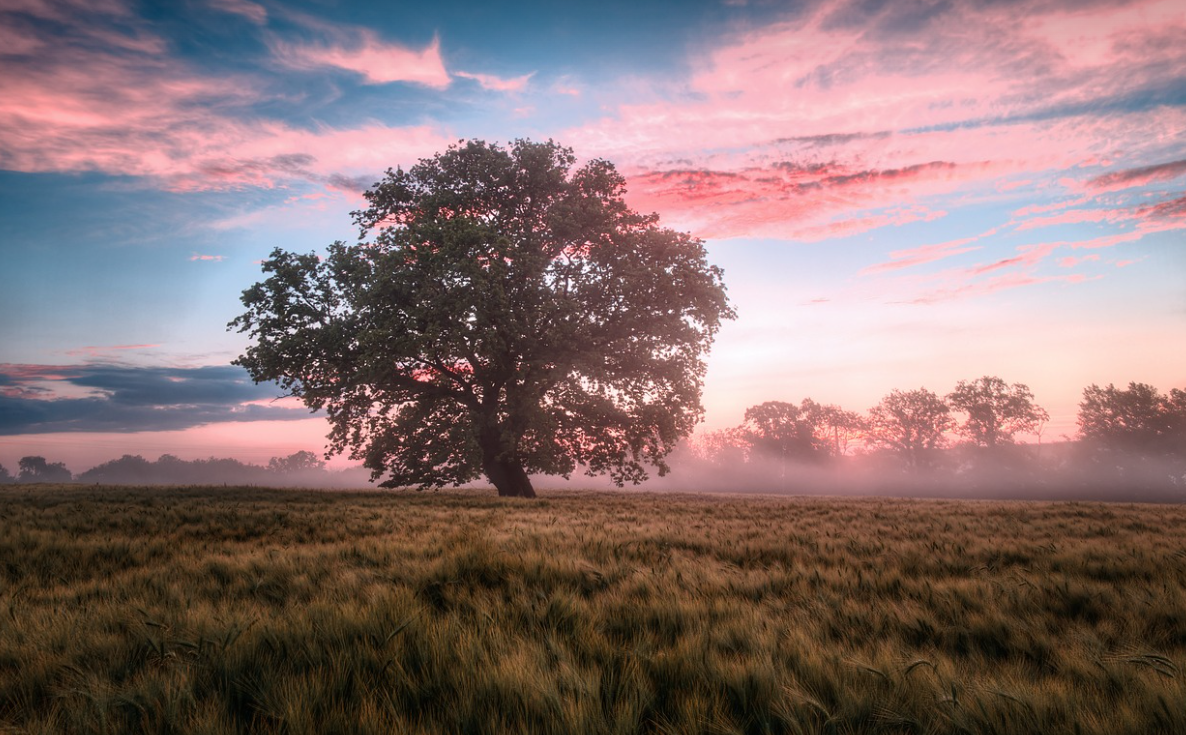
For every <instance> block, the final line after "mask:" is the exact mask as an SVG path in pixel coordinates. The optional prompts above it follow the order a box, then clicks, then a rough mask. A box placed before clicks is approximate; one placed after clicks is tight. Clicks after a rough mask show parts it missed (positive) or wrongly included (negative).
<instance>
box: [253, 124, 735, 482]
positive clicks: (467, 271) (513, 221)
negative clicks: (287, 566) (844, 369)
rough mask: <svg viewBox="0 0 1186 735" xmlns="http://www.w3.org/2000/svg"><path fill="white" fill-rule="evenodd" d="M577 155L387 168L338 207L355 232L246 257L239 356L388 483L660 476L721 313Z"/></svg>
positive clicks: (455, 155)
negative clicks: (349, 240) (321, 413)
mask: <svg viewBox="0 0 1186 735" xmlns="http://www.w3.org/2000/svg"><path fill="white" fill-rule="evenodd" d="M575 160H576V159H575V157H574V155H573V153H572V151H571V150H569V149H567V148H563V147H561V146H559V145H556V144H554V143H551V142H548V143H531V142H528V141H517V142H516V143H514V144H513V145H512V146H511V147H510V148H509V149H503V148H501V147H499V146H497V145H487V144H485V143H482V142H474V141H471V142H469V143H465V144H463V145H458V146H455V147H452V148H450V149H449V150H448V151H446V152H445V153H441V154H438V155H437V156H435V157H433V158H431V159H425V160H422V161H421V162H420V163H419V164H417V165H416V166H414V167H412V168H411V169H409V170H408V171H403V170H396V171H391V170H389V171H388V172H387V175H386V177H385V178H384V179H383V180H382V181H380V182H379V183H378V184H376V185H375V187H374V188H373V189H371V190H370V191H368V192H367V193H366V197H367V200H368V202H369V205H370V206H369V207H368V208H367V209H365V210H363V211H360V212H355V213H354V217H355V222H356V223H357V224H358V225H359V228H360V237H361V238H366V237H368V236H370V237H371V238H372V239H371V240H369V241H365V242H359V243H358V244H355V245H347V244H346V243H343V242H337V243H334V244H333V245H332V246H330V248H329V254H328V257H327V258H325V259H324V260H322V259H321V258H319V257H318V256H317V255H315V254H308V255H298V254H294V253H289V252H285V251H284V250H282V249H279V248H277V249H276V250H275V251H273V253H272V257H271V258H270V259H268V260H267V261H265V262H264V264H263V269H264V272H265V273H267V274H270V275H269V277H268V278H267V280H265V281H263V282H262V283H258V284H256V285H255V286H253V287H252V288H250V289H248V290H247V291H245V292H244V294H243V303H244V305H245V306H246V307H247V311H246V313H244V314H243V315H242V316H240V317H239V318H237V319H236V320H235V321H233V322H232V323H231V327H233V328H237V329H239V330H240V331H244V332H247V333H249V334H250V335H251V337H252V339H253V341H254V344H253V345H252V346H251V347H249V348H248V350H247V352H246V353H245V354H244V355H243V356H242V357H240V358H239V360H237V361H236V362H237V364H240V365H243V366H244V367H246V368H247V369H248V371H250V373H251V375H252V377H253V378H255V379H256V380H257V381H266V380H274V381H277V382H279V383H280V384H281V385H282V386H283V387H284V388H285V389H286V390H288V391H290V392H291V393H292V394H293V395H295V396H298V397H300V398H301V399H302V400H303V401H304V402H305V403H306V404H307V405H308V406H310V407H311V408H315V409H323V410H325V411H326V412H327V414H328V416H329V419H330V422H331V424H332V427H333V429H332V433H331V435H330V442H331V446H332V448H333V450H334V451H339V452H341V451H349V452H350V453H351V456H352V457H354V458H357V459H362V460H363V461H364V462H365V464H366V466H367V467H368V468H370V469H371V471H372V473H373V477H374V478H376V479H378V478H380V477H383V476H386V477H387V480H386V482H385V483H384V484H385V485H388V486H402V485H415V486H418V487H436V486H442V485H448V484H460V483H464V482H467V481H470V480H473V479H475V478H477V477H479V476H480V475H482V474H485V475H486V477H487V478H488V479H489V480H490V481H491V482H492V483H493V484H494V485H495V486H496V487H497V488H498V489H499V493H500V494H504V495H531V494H533V491H532V489H531V484H530V482H529V480H528V474H534V473H543V474H559V475H563V476H566V477H567V476H568V475H569V474H570V473H572V472H573V471H574V470H575V469H576V468H577V466H578V465H583V466H585V467H586V468H588V470H589V471H590V472H591V473H608V474H609V476H610V477H611V478H612V479H613V480H614V481H615V482H616V483H618V484H622V483H624V482H637V481H639V480H641V479H643V478H645V477H646V469H645V467H646V466H647V465H651V466H654V467H656V468H658V471H659V473H660V474H663V473H664V471H665V470H666V465H665V463H664V457H665V456H666V455H667V454H668V453H669V452H670V451H671V449H672V448H673V447H674V446H675V444H676V442H677V441H678V440H679V439H681V438H683V437H685V436H687V435H688V434H689V433H690V432H691V430H692V428H693V426H694V425H695V424H696V422H697V421H698V420H699V419H700V418H701V415H702V413H703V409H702V407H701V403H700V389H701V383H702V380H703V376H704V357H705V355H706V353H707V350H708V348H709V345H710V344H711V341H712V338H713V336H714V335H715V333H716V331H717V329H718V327H719V325H720V322H721V320H722V319H727V318H731V317H732V312H731V310H730V308H729V306H728V302H727V299H726V297H725V292H724V287H723V286H722V283H721V271H720V270H719V269H718V268H716V267H713V266H710V265H708V264H707V262H706V260H705V250H704V246H703V243H702V242H701V241H700V240H698V239H696V238H694V237H691V236H689V235H686V234H683V233H678V232H674V231H672V230H668V229H664V228H662V227H660V226H659V224H658V219H657V217H656V216H655V215H641V214H638V213H636V212H633V211H631V210H630V209H629V208H628V207H627V206H626V205H625V204H624V202H623V201H622V194H623V192H624V186H625V181H624V179H623V178H622V177H621V176H620V175H619V174H618V173H617V172H616V171H615V170H614V167H613V166H612V165H611V164H609V163H608V162H606V161H600V160H594V161H591V162H589V163H587V164H585V165H584V166H582V167H580V168H576V169H574V165H575Z"/></svg>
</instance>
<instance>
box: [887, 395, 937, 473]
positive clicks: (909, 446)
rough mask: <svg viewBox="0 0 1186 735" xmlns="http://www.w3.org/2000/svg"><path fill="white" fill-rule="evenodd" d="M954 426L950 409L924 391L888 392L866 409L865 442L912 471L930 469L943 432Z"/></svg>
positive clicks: (934, 396)
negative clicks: (899, 458)
mask: <svg viewBox="0 0 1186 735" xmlns="http://www.w3.org/2000/svg"><path fill="white" fill-rule="evenodd" d="M954 425H955V420H954V419H952V418H951V409H950V408H949V407H948V405H947V404H946V403H945V402H944V401H943V399H942V398H940V397H939V396H937V395H935V394H934V393H932V392H931V391H929V390H927V389H926V388H919V389H918V390H911V391H900V390H895V391H891V392H890V394H889V395H887V396H886V397H885V398H882V399H881V403H879V404H877V405H876V406H874V407H873V408H871V409H869V424H868V428H869V438H870V440H872V442H873V443H874V444H876V445H880V446H882V447H885V448H886V449H889V450H891V451H893V452H895V453H897V455H898V456H899V457H901V458H902V460H903V461H904V462H905V463H906V465H907V466H908V467H910V468H911V469H914V470H918V469H923V468H927V467H930V466H932V465H933V463H934V461H935V458H936V457H937V451H936V450H938V449H939V448H940V447H942V446H943V444H944V436H943V434H944V432H946V431H948V430H949V429H951V428H952V427H953V426H954Z"/></svg>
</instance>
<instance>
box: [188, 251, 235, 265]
mask: <svg viewBox="0 0 1186 735" xmlns="http://www.w3.org/2000/svg"><path fill="white" fill-rule="evenodd" d="M189 259H190V260H191V261H193V260H209V261H213V262H215V263H221V262H222V261H224V260H226V256H225V255H203V254H201V253H194V254H193V255H191V256H189Z"/></svg>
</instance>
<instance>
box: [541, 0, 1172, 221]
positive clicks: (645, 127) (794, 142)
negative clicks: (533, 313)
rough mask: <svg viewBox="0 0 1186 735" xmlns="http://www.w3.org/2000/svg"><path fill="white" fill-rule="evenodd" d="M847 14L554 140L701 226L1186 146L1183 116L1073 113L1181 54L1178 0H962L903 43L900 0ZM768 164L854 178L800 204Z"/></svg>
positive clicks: (916, 196) (1021, 182)
mask: <svg viewBox="0 0 1186 735" xmlns="http://www.w3.org/2000/svg"><path fill="white" fill-rule="evenodd" d="M845 8H846V6H845V4H844V3H842V2H840V0H827V1H825V2H823V3H822V4H820V5H819V6H818V7H817V8H816V10H815V11H813V12H809V13H807V14H806V15H805V16H804V17H802V18H799V19H796V20H795V21H793V22H788V23H784V24H778V25H773V26H767V27H763V28H760V29H756V30H754V31H751V32H749V33H746V34H742V35H740V36H735V37H734V38H733V40H732V41H730V42H729V43H727V44H725V45H723V46H721V47H719V48H717V49H715V50H712V51H710V53H709V54H708V55H706V56H705V57H704V58H702V59H699V60H695V59H694V60H693V62H694V64H696V67H697V70H696V72H695V73H694V74H693V75H692V76H691V78H690V79H689V80H687V83H686V86H682V87H679V88H674V89H670V90H668V89H662V88H660V89H657V90H654V91H652V92H651V93H650V94H648V93H647V90H642V91H641V92H635V93H634V94H633V95H632V99H631V100H630V101H628V102H626V103H622V104H619V105H617V106H616V107H614V108H611V110H612V114H610V115H607V116H605V117H604V118H602V119H601V120H598V121H595V122H593V123H589V124H586V125H583V126H581V127H578V128H575V129H573V130H570V131H568V132H567V133H565V134H564V135H563V136H562V139H564V140H566V141H571V142H572V143H573V144H574V145H576V147H577V148H578V149H579V150H582V151H588V152H590V153H593V154H596V155H603V156H607V157H609V158H611V159H613V160H615V161H617V162H619V165H620V167H621V168H622V169H623V170H624V171H626V172H627V174H628V177H629V180H630V187H631V196H632V201H634V202H636V203H638V204H640V205H649V206H650V207H653V208H654V209H655V210H657V211H659V212H660V213H661V214H663V215H664V217H665V218H668V217H671V218H674V220H675V221H676V222H677V223H679V224H680V225H681V226H690V227H703V228H705V229H704V230H698V231H701V232H704V233H705V234H706V236H710V237H714V236H715V237H719V236H736V235H764V236H775V237H777V236H780V233H782V235H783V236H786V235H787V234H789V233H792V232H795V231H797V230H801V229H803V228H811V227H815V228H821V227H826V226H827V223H828V222H831V221H835V220H849V221H860V220H868V219H869V216H870V215H869V214H868V212H867V211H864V210H869V209H873V210H878V209H882V208H886V207H890V206H901V205H906V206H910V205H913V204H917V203H921V202H920V200H921V199H922V198H923V197H928V196H946V195H949V194H952V193H955V192H968V191H970V190H972V189H973V188H974V187H975V188H980V189H989V190H991V191H993V192H996V194H998V195H1001V194H1007V195H1009V196H1012V197H1015V198H1018V199H1021V198H1030V199H1031V200H1032V195H1033V194H1034V193H1037V194H1038V195H1040V196H1042V197H1047V196H1049V192H1050V190H1051V189H1052V188H1053V187H1054V185H1053V184H1048V183H1046V182H1049V181H1050V180H1051V177H1050V176H1049V173H1050V172H1051V171H1057V170H1060V169H1062V170H1066V169H1069V168H1072V167H1075V166H1079V165H1086V163H1087V162H1090V164H1091V165H1093V166H1098V165H1101V163H1100V162H1101V161H1104V160H1110V161H1113V162H1114V161H1116V160H1121V161H1142V160H1149V159H1151V158H1154V159H1155V158H1158V157H1162V156H1164V155H1166V154H1167V152H1169V151H1174V150H1177V151H1178V152H1179V154H1180V146H1179V145H1177V144H1176V143H1175V141H1177V140H1179V139H1180V131H1181V130H1183V129H1186V112H1184V111H1183V110H1181V109H1178V108H1173V107H1166V108H1158V109H1154V110H1134V111H1131V112H1126V111H1124V109H1123V108H1116V109H1114V110H1112V111H1109V113H1108V114H1107V115H1099V114H1097V113H1096V112H1076V111H1075V110H1077V109H1084V110H1090V109H1092V108H1093V105H1094V104H1096V103H1097V102H1098V101H1100V100H1111V99H1123V98H1125V97H1126V96H1127V95H1129V94H1130V93H1131V91H1132V90H1134V89H1143V88H1145V87H1147V86H1154V87H1155V86H1156V85H1158V84H1162V83H1163V82H1164V77H1165V74H1166V71H1165V70H1166V69H1168V68H1182V67H1183V65H1184V64H1186V50H1184V47H1183V46H1182V44H1180V43H1170V41H1172V39H1173V38H1175V37H1176V36H1177V35H1180V34H1181V33H1182V32H1183V30H1184V29H1186V11H1184V10H1183V9H1182V7H1181V6H1180V3H1178V2H1170V1H1168V0H1143V1H1142V0H1137V1H1136V2H1132V3H1128V4H1125V5H1124V6H1122V7H1119V8H1113V7H1104V6H1103V5H1097V6H1089V7H1085V8H1080V7H1077V6H1076V7H1074V8H1072V7H1070V6H1065V7H1064V6H1058V5H1051V4H1047V3H1043V2H1038V0H1032V1H1029V2H1022V3H1021V5H1020V6H1016V5H1010V6H1009V7H1008V8H1006V7H997V6H986V5H984V4H955V5H950V6H946V7H945V8H944V9H939V10H934V11H931V12H929V13H928V15H927V17H926V18H925V22H926V29H925V32H914V31H911V32H910V34H909V37H908V38H907V37H905V36H904V34H903V31H902V30H901V28H903V27H905V26H903V25H902V23H903V21H902V20H901V19H899V18H898V17H897V15H896V14H898V13H906V10H905V9H904V8H905V6H902V5H900V4H885V5H883V6H881V10H878V11H875V12H873V13H872V14H869V13H866V14H863V15H862V16H861V20H860V22H859V24H858V23H856V22H853V23H851V24H847V23H846V21H845V20H844V19H845V18H846V17H847V16H846V15H845ZM1021 17H1024V18H1026V22H1025V23H1019V22H1017V20H1016V19H1017V18H1021ZM910 27H911V28H917V27H918V20H917V19H915V20H914V23H913V24H912V25H911V26H910ZM1047 27H1049V28H1053V29H1055V30H1059V31H1060V32H1059V33H1053V32H1047V30H1046V29H1047ZM1063 110H1065V112H1064V111H1063ZM1052 113H1053V114H1052ZM866 121H874V122H873V123H872V125H870V124H869V123H867V122H866ZM1171 155H1172V154H1171ZM1163 160H1164V159H1163ZM670 161H680V164H679V165H678V166H672V165H670V164H669V163H666V162H670ZM776 161H777V162H783V163H787V164H790V165H796V166H800V167H801V168H802V169H803V170H810V168H811V167H812V166H816V165H827V166H829V167H831V168H835V169H838V170H843V171H845V172H846V173H843V174H838V176H839V177H840V178H838V179H835V180H833V181H830V182H829V181H824V180H823V179H822V177H815V183H818V184H819V185H820V187H822V188H823V189H824V190H822V191H817V192H814V200H813V206H802V205H803V202H802V201H797V200H796V196H795V192H793V191H789V190H788V184H789V181H788V178H787V177H786V176H785V174H784V175H781V176H779V175H775V174H774V173H773V172H770V171H769V169H770V168H771V165H772V163H774V162H776ZM677 169H678V171H677ZM688 171H702V172H712V174H711V179H710V178H709V177H707V176H704V175H687V174H685V173H684V172H688ZM862 172H868V173H862ZM894 173H898V174H900V175H899V176H897V177H895V176H893V174H894ZM667 174H676V176H675V177H672V176H667ZM1035 174H1041V175H1040V176H1038V175H1035ZM730 175H733V176H738V177H740V178H739V179H733V180H730V179H729V178H728V177H729V176H730ZM845 176H849V177H852V178H851V179H848V180H846V179H845V178H843V177H845ZM1004 177H1012V178H1013V181H1011V182H1009V183H1007V184H1002V183H1001V182H1002V180H1003V178H1004ZM844 184H849V185H850V186H848V187H845V186H844ZM804 193H806V192H804ZM1036 206H1046V205H1036ZM1055 208H1060V207H1055ZM886 224H892V221H888V220H887V223H886ZM1031 226H1037V225H1031Z"/></svg>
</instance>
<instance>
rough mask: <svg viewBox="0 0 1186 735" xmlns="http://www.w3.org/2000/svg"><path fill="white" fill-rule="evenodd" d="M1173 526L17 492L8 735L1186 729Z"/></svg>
mask: <svg viewBox="0 0 1186 735" xmlns="http://www.w3.org/2000/svg"><path fill="white" fill-rule="evenodd" d="M1183 662H1186V508H1184V507H1178V506H1152V505H1146V506H1119V505H1097V504H1081V503H1067V504H1049V503H1003V502H998V503H990V502H958V501H908V500H884V499H876V500H848V499H845V500H831V499H818V498H812V499H793V498H791V499H788V498H744V497H728V498H723V497H713V496H670V495H647V494H610V493H565V494H555V495H552V496H551V497H546V498H544V499H541V500H538V501H511V502H508V501H505V500H497V499H494V498H490V497H484V496H477V495H471V494H440V495H416V494H402V493H390V494H389V493H369V494H329V493H316V492H301V491H268V490H260V489H247V488H231V489H223V488H218V489H214V488H184V489H181V488H171V489H163V488H161V489H152V488H149V489H129V488H104V487H88V488H79V487H31V488H24V487H22V488H6V489H5V490H4V494H3V497H2V499H0V732H5V731H9V730H11V731H14V732H29V733H124V732H151V733H247V732H253V733H254V732H259V733H333V732H338V733H380V732H382V733H503V732H513V733H634V732H646V733H697V732H703V733H817V732H818V733H1099V734H1100V735H1104V734H1108V735H1116V734H1121V733H1133V734H1134V735H1135V734H1136V733H1177V732H1186V672H1183V671H1181V670H1180V667H1181V666H1182V665H1183Z"/></svg>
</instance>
